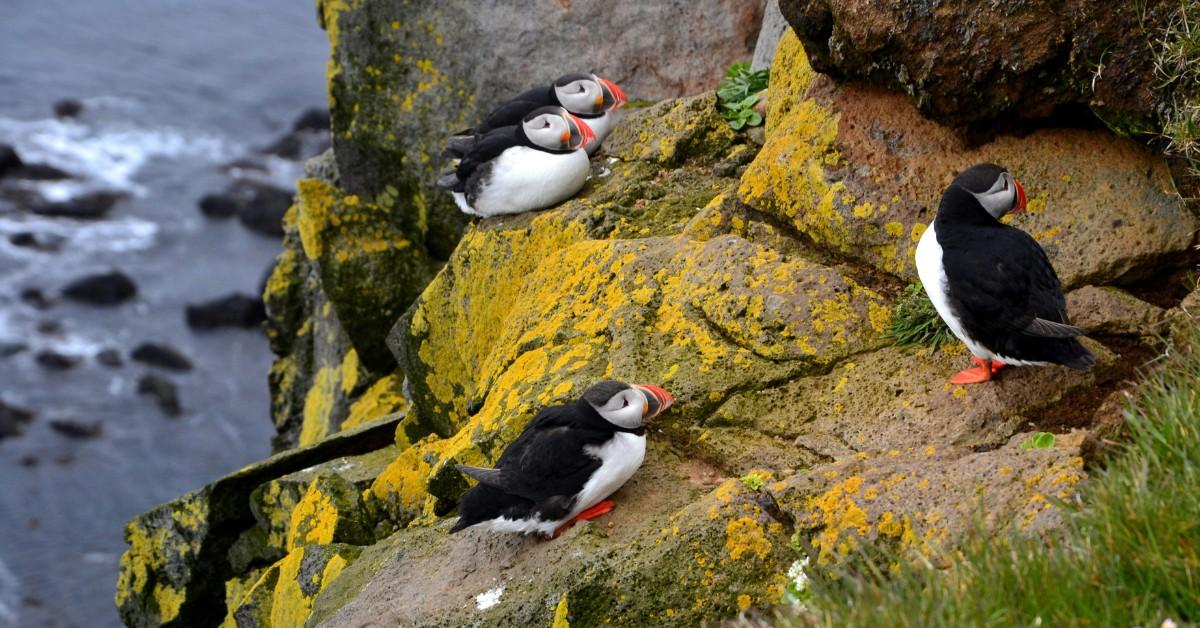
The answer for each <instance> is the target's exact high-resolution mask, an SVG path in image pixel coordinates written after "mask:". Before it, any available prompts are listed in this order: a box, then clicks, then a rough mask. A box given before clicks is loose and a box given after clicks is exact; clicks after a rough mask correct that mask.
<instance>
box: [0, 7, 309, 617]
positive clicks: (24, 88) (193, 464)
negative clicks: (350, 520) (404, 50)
mask: <svg viewBox="0 0 1200 628" xmlns="http://www.w3.org/2000/svg"><path fill="white" fill-rule="evenodd" d="M326 54H327V48H326V41H325V37H324V34H323V33H322V32H321V31H320V30H319V28H318V27H317V25H316V20H315V9H314V6H313V3H312V2H311V1H310V0H253V1H250V2H248V1H246V0H203V1H201V2H182V1H171V0H73V1H67V0H4V1H3V17H2V18H0V143H8V144H12V145H14V146H15V147H16V149H17V151H18V153H20V154H21V156H22V157H23V158H24V159H25V160H26V161H36V162H41V163H46V164H50V165H54V166H57V167H59V168H62V169H64V170H67V171H69V172H71V173H73V174H75V175H77V176H78V177H79V179H78V180H76V181H72V182H66V183H50V184H41V185H38V186H36V187H33V188H31V191H34V192H36V193H37V194H38V195H41V196H42V197H44V198H47V199H49V200H56V199H65V198H69V197H71V196H74V195H77V194H80V193H83V192H87V191H91V190H114V191H122V192H126V193H128V194H130V195H131V198H130V199H129V200H127V201H124V202H122V203H120V204H118V205H117V206H116V207H115V208H114V209H113V210H112V211H111V212H110V213H109V214H108V215H107V217H106V218H105V219H103V220H99V221H95V222H78V221H72V220H67V219H57V218H43V217H37V216H33V215H31V214H28V213H27V212H25V211H24V210H23V209H22V208H21V207H18V206H17V205H16V204H15V203H13V202H6V201H3V200H0V345H3V344H5V343H13V342H19V343H24V344H27V345H28V346H29V349H28V350H26V351H24V352H21V353H18V354H16V355H14V356H10V357H7V358H5V357H0V401H3V402H5V403H9V404H12V405H18V406H22V407H25V408H29V409H32V410H34V411H36V412H37V416H36V418H35V419H34V421H33V422H32V424H30V425H29V426H28V427H27V429H26V430H25V432H24V434H23V435H21V436H17V437H13V438H7V439H3V440H0V626H6V625H16V626H42V625H54V626H89V627H90V626H109V625H117V624H119V618H118V616H117V612H116V609H115V607H114V605H113V593H114V589H115V583H116V579H117V567H118V560H119V557H120V555H121V553H122V552H123V551H124V547H125V545H124V541H123V539H122V529H123V526H124V523H125V522H126V521H127V520H128V519H130V518H131V517H133V516H135V515H137V514H138V513H140V512H142V511H144V510H146V509H148V508H150V507H152V506H154V505H156V504H159V503H162V502H164V501H167V500H169V499H172V498H174V497H176V496H178V495H180V494H182V493H185V492H187V491H190V490H193V489H195V488H198V487H200V486H201V485H203V484H204V483H206V482H208V481H209V480H212V479H214V478H216V477H218V476H220V475H222V474H225V473H228V472H230V471H233V470H235V469H237V468H239V467H241V466H243V465H245V464H247V463H249V462H251V461H253V460H256V459H259V458H262V457H264V456H266V455H267V454H268V453H269V439H270V436H271V434H272V428H271V423H270V418H269V413H268V399H267V384H266V371H267V367H268V365H269V364H270V354H269V352H268V350H267V346H266V342H265V340H264V338H263V337H262V334H261V332H259V331H257V330H221V331H215V332H208V333H197V332H193V331H191V330H189V329H188V328H187V326H186V325H185V323H184V314H183V312H184V306H185V305H186V304H187V303H191V302H197V301H202V300H206V299H211V298H215V297H219V296H223V295H225V294H227V293H229V292H233V291H240V292H245V293H251V294H253V293H256V292H257V291H258V289H259V284H260V282H261V281H262V278H263V276H264V273H266V272H267V270H268V269H269V267H270V265H271V262H272V260H273V259H274V257H275V255H276V254H277V253H278V251H279V248H280V243H279V242H278V241H277V239H274V238H269V237H265V236H262V235H258V234H254V233H251V232H250V231H248V230H247V229H246V228H245V227H243V226H242V225H241V224H239V223H238V221H237V220H225V221H212V220H208V219H206V218H205V217H204V216H202V215H201V214H200V212H199V211H197V209H196V201H197V199H198V198H200V197H201V196H202V195H203V194H205V193H208V192H213V191H219V190H222V189H224V188H225V187H226V186H227V185H228V184H229V182H230V181H231V175H230V174H229V173H228V172H226V171H225V170H224V169H222V168H221V165H222V164H225V163H228V162H229V161H231V160H234V159H237V158H240V157H243V156H245V155H247V154H254V153H255V150H256V149H257V148H259V147H262V146H264V145H266V144H269V143H271V142H272V141H273V140H274V139H275V138H277V137H279V136H280V135H281V134H282V133H284V132H286V131H287V129H288V127H289V126H290V125H291V123H292V121H293V119H295V118H296V117H297V116H298V115H299V114H300V113H301V112H302V111H304V110H305V109H307V108H310V107H314V106H322V105H324V103H325V89H324V69H325V59H326ZM63 98H77V99H80V100H81V101H82V102H83V105H84V111H83V114H82V115H81V117H79V118H78V119H77V120H74V121H60V120H56V119H55V118H54V116H53V113H52V111H51V105H52V104H53V103H54V102H55V101H57V100H59V99H63ZM265 164H266V166H267V167H268V170H267V172H265V173H262V174H260V175H258V176H260V177H262V178H265V179H269V180H272V181H273V182H275V183H276V184H277V185H280V186H283V187H290V185H291V182H292V180H294V178H295V177H296V176H297V174H298V172H299V165H298V164H296V163H292V162H285V161H283V160H278V159H269V160H266V162H265ZM16 232H34V233H37V234H40V235H43V236H57V237H60V238H62V247H61V250H60V251H59V252H39V251H35V250H31V249H29V248H23V247H17V246H14V245H13V244H11V243H10V242H9V236H10V235H11V234H13V233H16ZM108 269H120V270H122V271H124V272H125V273H127V274H128V275H130V276H131V277H132V278H133V279H134V280H135V281H136V282H137V284H138V288H139V294H138V297H137V298H136V299H135V300H134V301H132V302H129V303H126V304H123V305H120V306H117V307H112V308H97V307H88V306H83V305H78V304H73V303H70V302H65V301H61V300H60V301H58V302H57V303H56V304H55V305H54V306H53V307H51V308H49V309H46V310H38V309H35V308H33V307H31V306H29V305H26V304H25V303H23V302H22V301H20V300H19V299H18V293H19V292H20V291H21V290H22V289H25V288H29V287H37V288H41V289H42V290H43V291H44V292H45V293H46V294H48V295H51V296H52V297H54V296H56V295H57V293H58V292H59V290H60V289H61V288H62V286H63V285H64V284H65V283H66V282H68V281H69V280H71V279H73V278H76V277H78V276H81V275H84V274H88V273H93V272H101V271H105V270H108ZM47 321H56V322H58V323H59V324H60V325H61V330H59V331H55V330H53V329H50V330H49V332H50V333H46V322H47ZM39 327H41V328H42V329H43V331H38V330H39ZM148 340H152V341H158V342H165V343H167V344H170V345H173V346H175V347H177V348H179V349H180V350H182V351H183V352H184V353H185V354H187V355H188V356H189V357H190V358H191V360H192V361H193V362H194V363H195V365H196V368H195V370H193V371H191V372H189V373H182V374H175V373H169V372H161V374H163V375H165V376H166V377H168V378H170V379H171V380H173V381H174V382H175V383H176V384H177V385H178V387H179V392H180V398H181V402H182V405H183V408H184V413H183V415H182V416H181V417H178V418H167V417H165V416H164V415H163V414H162V413H161V412H160V411H159V409H158V408H157V407H156V406H155V405H154V404H153V403H152V402H151V401H150V400H149V399H147V398H145V397H140V396H139V395H138V394H137V391H136V382H137V380H138V378H139V377H140V376H141V375H142V374H143V373H145V372H148V371H149V370H150V369H148V368H147V367H145V366H142V365H139V364H136V363H133V362H131V361H129V359H128V355H129V351H130V350H131V349H132V348H133V347H134V346H136V345H137V344H138V343H140V342H143V341H148ZM105 348H114V349H117V350H119V351H120V352H121V353H122V354H123V356H124V357H125V365H124V366H122V367H120V368H115V369H113V368H108V367H105V366H102V365H100V364H99V363H97V361H96V359H95V356H96V354H97V353H98V352H99V351H101V350H102V349H105ZM42 349H53V350H55V351H57V352H59V353H62V354H65V355H69V356H73V357H76V358H78V359H80V364H79V365H78V366H76V367H75V368H73V369H71V370H67V371H61V372H60V371H50V370H47V369H45V368H43V367H41V366H39V365H38V364H37V363H36V362H35V359H34V354H35V353H36V352H37V351H39V350H42ZM62 419H66V420H75V421H80V422H86V423H91V422H96V421H99V422H100V423H101V425H102V434H101V435H100V436H99V437H97V438H92V439H72V438H69V437H66V436H64V435H62V434H60V433H58V432H56V431H54V430H53V429H51V428H50V423H51V422H52V421H54V420H62Z"/></svg>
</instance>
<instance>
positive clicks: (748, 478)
mask: <svg viewBox="0 0 1200 628" xmlns="http://www.w3.org/2000/svg"><path fill="white" fill-rule="evenodd" d="M764 483H766V480H764V479H763V476H761V475H759V474H757V473H751V474H749V475H745V476H742V484H745V485H746V488H748V489H750V490H752V491H757V490H758V489H760V488H762V487H763V484H764Z"/></svg>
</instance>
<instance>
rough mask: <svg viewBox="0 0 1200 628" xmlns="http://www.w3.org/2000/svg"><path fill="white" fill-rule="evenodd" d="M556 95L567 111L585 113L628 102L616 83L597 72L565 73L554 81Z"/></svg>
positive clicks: (611, 107) (588, 113) (590, 113)
mask: <svg viewBox="0 0 1200 628" xmlns="http://www.w3.org/2000/svg"><path fill="white" fill-rule="evenodd" d="M554 95H555V96H556V97H557V98H558V102H559V104H561V105H562V106H563V107H564V108H566V110H567V111H570V112H571V113H578V114H583V115H593V114H601V113H604V112H606V111H610V110H612V109H616V108H618V107H620V106H621V105H624V104H625V102H626V98H625V92H623V91H621V88H620V87H617V84H616V83H613V82H612V81H609V80H606V79H602V78H600V77H599V76H596V75H595V74H583V73H575V74H564V75H562V76H560V77H558V79H557V80H555V81H554Z"/></svg>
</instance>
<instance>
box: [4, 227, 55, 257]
mask: <svg viewBox="0 0 1200 628" xmlns="http://www.w3.org/2000/svg"><path fill="white" fill-rule="evenodd" d="M8 241H9V242H10V243H12V245H13V246H19V247H22V248H29V249H34V250H37V251H42V252H45V253H56V252H58V250H59V249H60V248H62V243H63V242H64V241H65V238H63V237H62V236H59V235H54V234H49V233H33V232H30V231H18V232H16V233H14V234H12V235H10V236H8Z"/></svg>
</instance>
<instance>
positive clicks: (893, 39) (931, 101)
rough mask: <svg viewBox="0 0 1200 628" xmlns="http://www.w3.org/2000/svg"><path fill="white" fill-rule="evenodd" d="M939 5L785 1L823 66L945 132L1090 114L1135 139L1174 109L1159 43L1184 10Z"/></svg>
mask: <svg viewBox="0 0 1200 628" xmlns="http://www.w3.org/2000/svg"><path fill="white" fill-rule="evenodd" d="M933 6H934V5H919V6H918V5H908V4H904V3H881V2H873V1H871V0H780V2H779V7H780V9H781V11H782V12H783V15H784V17H785V18H786V19H787V21H788V23H789V24H791V26H792V28H794V29H795V32H796V34H797V35H799V37H800V40H801V41H802V42H803V43H804V48H805V50H807V51H808V54H809V57H810V59H811V60H812V65H813V68H814V69H816V70H817V71H818V72H823V73H826V74H830V75H832V76H834V77H836V78H838V79H839V80H843V81H847V82H849V81H866V82H869V83H871V84H873V85H878V86H881V87H886V88H888V89H890V90H893V91H894V92H898V93H903V94H907V98H908V99H910V100H911V101H912V102H913V104H914V105H916V106H917V107H919V108H920V110H921V112H922V113H923V114H925V115H926V116H928V117H929V118H931V119H932V120H935V121H936V122H937V123H939V124H942V125H946V126H951V127H952V126H960V125H969V124H980V123H990V122H994V121H997V120H1005V119H1008V120H1012V119H1023V120H1037V119H1045V118H1050V117H1051V116H1054V115H1056V114H1064V119H1067V117H1066V116H1072V117H1075V118H1078V117H1079V112H1086V111H1087V109H1089V108H1090V109H1092V110H1093V111H1095V113H1096V114H1097V115H1098V116H1100V117H1101V118H1103V119H1104V120H1106V121H1112V122H1111V123H1112V124H1115V125H1118V126H1120V127H1121V128H1123V129H1124V130H1145V129H1146V128H1147V126H1148V124H1149V123H1150V121H1152V120H1153V118H1154V116H1155V115H1156V114H1157V113H1158V111H1159V108H1160V106H1162V104H1163V103H1170V102H1171V100H1170V95H1169V93H1164V92H1167V91H1169V90H1162V89H1160V87H1161V85H1162V81H1161V80H1160V78H1159V77H1158V76H1157V75H1156V74H1155V69H1154V59H1153V56H1152V54H1151V53H1150V40H1151V39H1152V38H1154V37H1157V36H1158V33H1159V31H1160V29H1161V28H1162V27H1163V26H1165V25H1166V23H1167V20H1169V19H1170V17H1171V15H1172V11H1173V10H1174V9H1175V8H1177V7H1178V3H1173V2H1170V1H1169V0H1152V1H1150V2H1144V3H1137V4H1131V3H1125V4H1121V5H1114V4H1113V3H1111V2H1107V1H1106V0H1072V1H1070V2H1066V3H1063V2H1058V1H1056V0H1031V1H1029V2H1022V3H1020V4H1016V5H1007V4H1006V5H1004V6H1003V7H998V6H997V5H995V4H994V3H989V2H979V1H972V2H956V3H947V4H941V3H939V4H937V5H936V7H937V8H936V9H934V8H933ZM1068 112H1070V113H1068ZM1084 115H1086V114H1084ZM1085 154H1086V153H1085Z"/></svg>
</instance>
